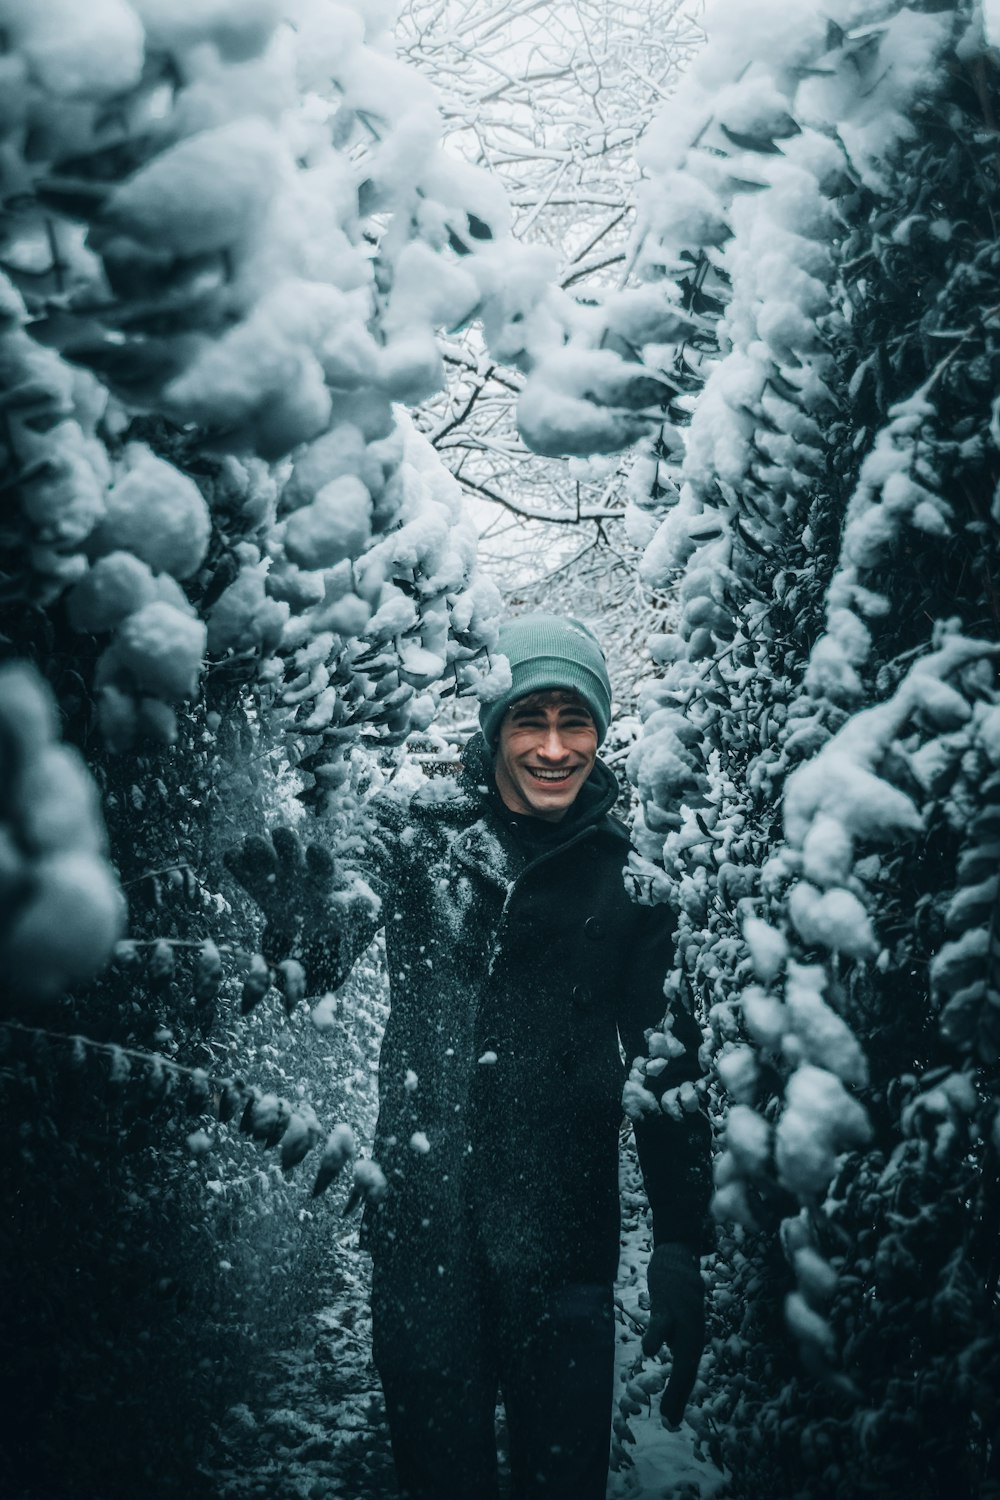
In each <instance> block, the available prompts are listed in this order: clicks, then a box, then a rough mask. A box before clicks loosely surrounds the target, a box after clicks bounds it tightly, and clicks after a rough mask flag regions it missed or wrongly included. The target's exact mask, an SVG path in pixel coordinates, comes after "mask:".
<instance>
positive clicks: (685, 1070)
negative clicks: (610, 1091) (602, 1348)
mask: <svg viewBox="0 0 1000 1500" xmlns="http://www.w3.org/2000/svg"><path fill="white" fill-rule="evenodd" d="M637 918H638V920H637V929H638V931H637V940H636V942H635V944H634V946H633V949H632V958H631V960H630V963H629V965H628V969H627V973H626V986H625V991H624V999H623V1006H622V1014H621V1016H620V1018H619V1032H620V1035H621V1040H622V1046H623V1047H624V1050H625V1056H626V1061H627V1062H629V1063H631V1062H632V1060H633V1059H634V1058H637V1057H639V1058H645V1057H646V1056H647V1055H648V1051H649V1048H648V1044H647V1040H646V1032H647V1031H649V1030H652V1031H654V1032H660V1031H661V1030H662V1027H663V1025H664V1018H665V1016H666V1015H669V1016H670V1017H671V1018H672V1025H671V1026H670V1029H669V1031H668V1032H667V1033H665V1035H667V1036H668V1038H669V1041H668V1043H667V1044H666V1049H667V1050H669V1051H670V1052H671V1054H672V1055H671V1056H670V1057H668V1058H667V1060H666V1065H665V1067H664V1068H663V1069H662V1071H660V1072H659V1073H656V1074H654V1075H647V1076H646V1078H645V1080H644V1081H643V1088H644V1089H645V1091H646V1098H645V1100H644V1101H643V1102H644V1103H645V1105H646V1108H644V1109H643V1110H642V1112H641V1113H639V1114H638V1118H635V1117H633V1129H634V1131H635V1142H636V1148H637V1151H638V1155H639V1165H640V1167H641V1168H642V1177H643V1183H644V1185H645V1189H646V1197H647V1199H648V1200H649V1206H650V1209H651V1211H652V1216H653V1243H654V1245H659V1244H662V1243H665V1242H667V1241H673V1242H680V1243H683V1244H687V1245H690V1246H691V1247H692V1248H693V1249H695V1250H697V1251H698V1252H699V1253H702V1252H704V1251H705V1250H707V1249H708V1248H709V1247H710V1244H711V1223H710V1220H709V1214H708V1209H709V1203H710V1200H711V1195H712V1180H711V1128H710V1126H709V1123H708V1119H707V1118H706V1116H705V1114H704V1112H703V1110H702V1109H700V1108H699V1109H697V1110H696V1111H694V1112H690V1113H689V1112H688V1111H686V1110H683V1109H680V1110H679V1111H678V1112H679V1114H680V1118H675V1116H674V1114H671V1113H667V1112H665V1111H664V1110H663V1109H661V1108H660V1107H659V1104H660V1101H661V1100H662V1098H663V1096H664V1094H666V1093H668V1091H670V1090H674V1089H677V1088H678V1086H679V1085H681V1084H683V1083H685V1082H687V1081H694V1080H696V1079H698V1078H700V1077H701V1076H702V1073H703V1069H702V1067H701V1064H700V1062H699V1060H698V1051H699V1048H700V1046H701V1041H702V1037H701V1030H700V1028H699V1026H698V1023H697V1021H696V1020H695V1018H694V1016H693V1015H692V1014H691V1012H690V1011H689V1010H688V1009H687V1008H686V1007H685V1006H683V1005H682V1004H681V1003H680V1001H679V1000H674V1002H673V1003H671V1000H670V996H669V994H668V995H665V994H664V980H665V978H666V976H667V973H668V972H669V970H670V968H671V965H672V960H673V948H674V931H675V925H676V924H675V919H674V917H673V914H672V913H671V912H670V910H669V909H668V908H667V907H665V906H653V907H639V908H638V909H637ZM649 1095H652V1096H653V1099H652V1100H651V1099H650V1098H649ZM653 1100H655V1102H656V1107H655V1108H654V1107H653Z"/></svg>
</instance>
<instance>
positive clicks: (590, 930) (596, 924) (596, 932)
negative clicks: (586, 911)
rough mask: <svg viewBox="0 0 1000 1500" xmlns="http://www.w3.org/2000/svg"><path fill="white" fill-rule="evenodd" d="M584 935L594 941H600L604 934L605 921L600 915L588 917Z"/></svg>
mask: <svg viewBox="0 0 1000 1500" xmlns="http://www.w3.org/2000/svg"><path fill="white" fill-rule="evenodd" d="M583 935H584V937H588V938H590V941H591V942H592V943H599V942H600V941H601V938H602V937H603V936H604V923H603V922H602V921H601V919H600V917H588V918H587V920H586V922H584V924H583Z"/></svg>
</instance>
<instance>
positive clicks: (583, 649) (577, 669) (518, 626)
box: [479, 614, 611, 747]
mask: <svg viewBox="0 0 1000 1500" xmlns="http://www.w3.org/2000/svg"><path fill="white" fill-rule="evenodd" d="M499 649H500V651H501V652H502V653H503V655H504V656H506V658H507V660H508V661H509V662H510V672H511V685H510V687H509V688H508V690H507V692H506V693H504V694H503V695H502V697H500V698H494V700H493V702H492V703H484V704H483V706H482V708H481V709H480V710H479V723H480V725H481V726H482V731H483V734H484V735H485V737H486V742H487V744H488V745H490V746H491V747H492V746H493V745H494V744H495V743H496V740H497V738H498V736H499V734H500V723H501V720H502V719H503V716H504V714H505V713H506V712H507V710H508V708H510V706H511V704H512V703H516V702H517V700H518V699H519V698H526V697H527V696H528V694H529V693H539V692H542V691H543V690H544V689H545V688H566V689H568V690H569V691H571V692H575V693H579V694H580V697H581V698H582V699H583V701H584V703H586V705H587V707H588V708H589V709H590V712H591V714H592V716H593V720H594V723H595V725H596V726H597V743H598V744H600V743H601V741H602V740H603V739H604V736H605V735H606V734H607V732H608V724H609V723H610V721H611V683H610V681H609V680H608V669H607V665H606V663H605V660H604V652H603V651H602V650H601V647H600V644H599V642H598V640H597V637H596V636H594V635H593V634H592V633H591V631H589V630H588V629H587V627H586V625H581V624H580V621H579V620H571V619H569V618H568V617H567V616H565V615H546V614H538V615H521V616H520V618H519V619H516V620H509V621H507V623H506V624H504V625H501V627H500V647H499Z"/></svg>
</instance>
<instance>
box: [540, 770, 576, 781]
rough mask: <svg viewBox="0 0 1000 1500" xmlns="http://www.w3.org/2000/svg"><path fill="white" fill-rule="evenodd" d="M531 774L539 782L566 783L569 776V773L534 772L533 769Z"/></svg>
mask: <svg viewBox="0 0 1000 1500" xmlns="http://www.w3.org/2000/svg"><path fill="white" fill-rule="evenodd" d="M531 774H532V776H534V777H536V778H537V779H538V780H539V781H566V780H567V779H568V777H569V775H570V773H569V771H536V770H535V769H534V767H531Z"/></svg>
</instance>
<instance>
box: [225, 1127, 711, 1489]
mask: <svg viewBox="0 0 1000 1500" xmlns="http://www.w3.org/2000/svg"><path fill="white" fill-rule="evenodd" d="M636 1183H637V1178H636V1172H635V1166H634V1158H632V1157H631V1154H630V1153H629V1154H626V1157H625V1160H624V1162H623V1202H624V1215H623V1233H622V1261H621V1270H620V1275H619V1281H618V1285H617V1287H616V1298H617V1299H618V1303H619V1310H618V1319H619V1326H618V1335H619V1344H618V1361H617V1364H618V1375H619V1386H618V1390H619V1392H620V1394H621V1395H624V1391H625V1383H626V1382H627V1381H628V1380H629V1379H630V1378H631V1376H632V1375H633V1373H634V1372H635V1370H636V1368H637V1365H636V1361H637V1360H639V1359H640V1358H641V1355H640V1349H639V1328H640V1327H641V1325H642V1324H643V1323H644V1321H645V1317H646V1314H645V1311H644V1310H643V1307H642V1299H643V1293H644V1289H645V1284H646V1277H645V1268H646V1262H647V1260H648V1258H649V1249H650V1246H649V1236H648V1232H647V1230H646V1227H645V1224H644V1222H643V1215H642V1213H641V1211H640V1210H639V1203H640V1199H639V1198H638V1195H637V1193H636ZM353 1240H354V1236H353V1235H345V1236H344V1237H343V1240H342V1242H341V1243H339V1244H335V1245H334V1246H333V1247H332V1254H333V1256H334V1260H335V1270H336V1272H337V1277H336V1279H337V1281H338V1283H339V1285H338V1289H337V1291H336V1293H335V1295H334V1296H333V1298H332V1299H331V1301H330V1303H329V1305H327V1306H325V1307H323V1308H321V1309H319V1310H317V1312H316V1313H315V1315H314V1316H313V1318H312V1319H311V1321H310V1324H309V1325H308V1326H306V1327H304V1328H301V1329H299V1330H296V1333H297V1338H295V1339H293V1340H290V1347H289V1348H288V1349H286V1350H284V1351H282V1352H280V1353H278V1354H276V1355H271V1356H269V1357H268V1359H267V1375H266V1377H262V1379H261V1383H260V1392H259V1395H258V1396H257V1397H256V1398H255V1399H254V1400H253V1402H252V1404H246V1405H241V1406H237V1407H234V1408H232V1410H231V1411H230V1412H229V1413H228V1417H227V1420H226V1422H225V1424H224V1425H223V1427H222V1428H221V1429H220V1431H219V1432H218V1433H217V1434H215V1435H214V1439H213V1445H212V1453H211V1455H210V1458H209V1460H208V1463H207V1464H206V1476H205V1477H206V1479H209V1480H210V1482H211V1488H212V1492H213V1493H214V1494H215V1495H217V1496H218V1497H219V1500H258V1497H259V1500H265V1497H266V1500H272V1497H273V1496H275V1495H281V1496H282V1500H333V1497H338V1496H339V1497H343V1500H393V1497H395V1496H397V1495H398V1490H397V1487H396V1484H395V1480H394V1477H393V1471H392V1460H391V1456H390V1452H389V1436H388V1429H387V1427H386V1423H385V1414H384V1409H383V1405H382V1394H381V1390H380V1388H379V1383H378V1376H377V1375H376V1373H375V1369H374V1367H373V1365H372V1363H371V1358H370V1320H369V1316H368V1266H369V1261H368V1257H367V1256H365V1255H361V1254H360V1253H359V1252H358V1251H357V1250H356V1249H355V1248H353ZM645 1368H646V1369H650V1368H652V1364H651V1362H650V1361H647V1362H646V1365H645ZM665 1373H666V1371H664V1374H665ZM616 1399H617V1398H616ZM615 1416H616V1420H617V1422H618V1424H619V1432H621V1431H622V1423H623V1420H624V1414H623V1413H622V1411H621V1409H620V1407H616V1413H615ZM627 1425H628V1431H629V1433H630V1434H631V1436H632V1437H634V1442H633V1441H630V1440H629V1439H628V1438H626V1441H625V1442H624V1443H621V1442H616V1444H615V1449H616V1451H618V1452H619V1453H622V1452H623V1453H624V1454H625V1457H624V1459H623V1460H622V1461H621V1464H620V1467H619V1468H618V1470H617V1472H613V1473H612V1474H611V1476H610V1479H609V1484H608V1492H607V1493H608V1500H711V1497H713V1496H714V1495H715V1494H716V1492H717V1491H718V1489H719V1487H720V1484H721V1479H722V1476H721V1475H720V1474H719V1473H718V1471H717V1470H715V1469H713V1468H712V1467H711V1466H710V1465H709V1464H706V1463H704V1462H702V1461H700V1460H699V1459H697V1458H696V1457H695V1453H694V1445H693V1436H692V1434H691V1431H690V1429H689V1428H687V1427H685V1428H683V1429H682V1430H681V1431H680V1432H669V1431H667V1430H666V1429H665V1428H664V1427H663V1425H662V1423H661V1421H660V1416H659V1410H658V1399H657V1397H656V1396H655V1395H654V1397H653V1398H652V1400H651V1401H650V1403H649V1405H648V1408H647V1409H645V1410H643V1411H642V1412H641V1413H640V1414H639V1415H635V1414H633V1415H631V1416H629V1417H628V1419H627ZM442 1500H452V1497H444V1496H443V1497H442Z"/></svg>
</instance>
